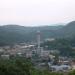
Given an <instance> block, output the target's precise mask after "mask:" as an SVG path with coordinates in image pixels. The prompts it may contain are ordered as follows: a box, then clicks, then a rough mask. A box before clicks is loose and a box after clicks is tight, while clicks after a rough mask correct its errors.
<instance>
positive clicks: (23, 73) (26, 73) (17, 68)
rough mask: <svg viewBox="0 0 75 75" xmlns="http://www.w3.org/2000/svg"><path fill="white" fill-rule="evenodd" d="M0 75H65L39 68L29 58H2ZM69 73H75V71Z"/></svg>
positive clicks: (71, 74)
mask: <svg viewBox="0 0 75 75" xmlns="http://www.w3.org/2000/svg"><path fill="white" fill-rule="evenodd" d="M0 75H64V74H63V73H54V72H50V71H48V70H44V71H43V70H37V69H35V68H34V66H33V64H32V63H31V62H30V60H28V59H10V60H2V59H1V60H0ZM68 75H75V71H73V72H70V73H69V74H68Z"/></svg>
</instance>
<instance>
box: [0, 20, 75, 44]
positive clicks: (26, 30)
mask: <svg viewBox="0 0 75 75" xmlns="http://www.w3.org/2000/svg"><path fill="white" fill-rule="evenodd" d="M38 30H39V31H40V32H41V39H42V40H43V39H46V38H60V37H73V36H75V21H72V22H70V23H68V24H67V25H65V26H63V25H58V26H42V27H24V26H19V25H5V26H0V45H8V44H14V43H21V42H30V41H36V37H37V31H38Z"/></svg>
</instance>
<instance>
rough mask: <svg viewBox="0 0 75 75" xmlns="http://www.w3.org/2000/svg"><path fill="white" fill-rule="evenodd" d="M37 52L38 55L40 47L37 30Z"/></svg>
mask: <svg viewBox="0 0 75 75" xmlns="http://www.w3.org/2000/svg"><path fill="white" fill-rule="evenodd" d="M37 45H38V47H37V54H38V55H39V54H40V52H41V49H40V31H37Z"/></svg>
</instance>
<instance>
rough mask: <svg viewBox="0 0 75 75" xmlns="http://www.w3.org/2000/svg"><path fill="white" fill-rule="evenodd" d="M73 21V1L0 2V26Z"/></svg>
mask: <svg viewBox="0 0 75 75" xmlns="http://www.w3.org/2000/svg"><path fill="white" fill-rule="evenodd" d="M72 20H75V0H0V25H6V24H19V25H25V26H36V25H50V24H57V23H67V22H70V21H72Z"/></svg>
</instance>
